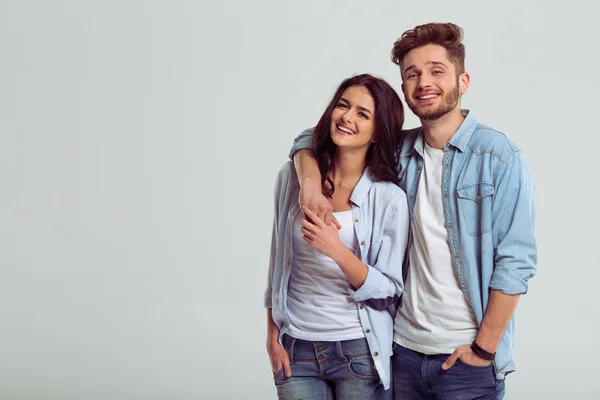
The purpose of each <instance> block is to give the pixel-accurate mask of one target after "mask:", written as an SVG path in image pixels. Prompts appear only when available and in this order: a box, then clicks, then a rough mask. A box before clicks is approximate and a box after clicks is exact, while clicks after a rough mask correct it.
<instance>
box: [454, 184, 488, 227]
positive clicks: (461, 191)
mask: <svg viewBox="0 0 600 400" xmlns="http://www.w3.org/2000/svg"><path fill="white" fill-rule="evenodd" d="M456 192H457V195H458V210H459V220H460V222H461V223H462V224H464V225H466V227H467V232H468V233H469V235H483V234H484V233H486V232H490V231H491V230H492V201H493V196H494V185H493V184H491V183H487V182H481V183H473V184H469V185H462V186H460V187H458V188H457V189H456Z"/></svg>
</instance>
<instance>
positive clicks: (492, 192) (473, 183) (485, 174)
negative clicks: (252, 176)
mask: <svg viewBox="0 0 600 400" xmlns="http://www.w3.org/2000/svg"><path fill="white" fill-rule="evenodd" d="M462 113H463V115H464V116H465V117H466V118H465V120H464V121H463V123H462V124H461V126H460V128H459V129H458V130H457V131H456V133H454V135H453V136H452V138H451V139H450V141H449V142H448V143H447V144H446V145H445V146H444V153H445V154H444V158H443V162H444V170H443V175H442V196H443V205H444V216H445V225H446V229H447V231H448V238H449V242H450V250H451V252H452V258H453V260H454V267H455V268H456V272H457V275H458V278H459V281H460V286H461V288H462V290H463V292H464V293H465V296H466V297H467V300H468V302H469V304H470V305H471V307H472V308H473V311H474V313H475V316H476V318H477V321H478V323H479V324H481V322H482V320H483V316H484V314H485V310H486V308H487V304H488V299H489V290H490V289H495V290H498V291H500V292H502V293H505V294H524V293H526V292H527V285H528V280H529V278H531V277H533V276H534V275H535V273H536V271H537V246H536V240H535V234H534V231H535V205H534V183H533V181H532V179H531V176H530V174H529V169H528V167H527V162H526V160H525V157H524V156H523V153H521V151H520V150H519V148H518V147H517V145H516V144H515V143H514V142H513V141H512V140H510V139H509V138H508V137H506V135H504V134H503V133H501V132H498V131H496V130H494V129H492V128H489V127H487V126H485V125H483V124H481V123H479V122H477V120H476V119H475V117H474V116H473V114H472V113H471V112H469V111H468V110H462ZM312 131H313V129H308V130H306V131H304V132H302V133H301V134H300V136H298V137H297V138H296V140H295V142H294V146H293V147H292V150H291V152H290V156H292V155H293V154H294V153H295V152H296V151H298V150H300V149H303V148H310V143H311V140H312ZM402 134H403V135H404V138H403V142H402V149H401V154H400V166H399V171H400V176H399V177H400V187H401V188H402V189H403V190H404V191H405V192H406V194H407V196H408V206H409V214H410V221H411V223H412V215H413V210H414V207H415V200H416V195H417V187H418V185H419V178H420V176H421V171H422V169H423V142H424V138H423V132H422V129H421V128H415V129H412V130H407V131H403V132H402ZM407 270H408V250H407V254H406V257H405V264H404V276H405V277H406V271H407ZM514 343H515V319H514V316H513V318H512V319H511V321H510V323H509V324H508V327H507V328H506V331H505V332H504V334H503V335H502V338H501V340H500V343H499V344H498V348H497V350H496V359H495V360H494V370H495V372H496V378H497V379H503V378H504V377H505V376H506V374H508V373H510V372H512V371H514V370H515V363H514V360H513V351H514ZM465 344H468V343H465Z"/></svg>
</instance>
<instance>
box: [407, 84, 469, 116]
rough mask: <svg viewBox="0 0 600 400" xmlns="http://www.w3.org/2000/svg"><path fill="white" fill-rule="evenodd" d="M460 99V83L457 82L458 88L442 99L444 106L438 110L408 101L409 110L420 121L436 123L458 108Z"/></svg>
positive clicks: (455, 87)
mask: <svg viewBox="0 0 600 400" xmlns="http://www.w3.org/2000/svg"><path fill="white" fill-rule="evenodd" d="M459 98H460V93H459V92H458V81H457V82H456V86H454V87H453V88H452V91H450V93H448V95H447V96H443V97H442V100H443V101H442V104H440V105H439V106H438V107H437V108H432V107H419V106H417V105H416V104H415V103H413V102H412V101H407V102H406V103H407V104H408V108H410V109H411V111H412V112H413V113H414V114H415V115H416V116H417V117H419V118H420V119H422V120H424V121H435V120H436V119H439V118H441V117H443V116H444V115H446V114H448V113H449V112H450V111H452V110H454V109H455V108H456V105H457V104H458V99H459Z"/></svg>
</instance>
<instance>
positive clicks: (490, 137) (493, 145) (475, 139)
mask: <svg viewBox="0 0 600 400" xmlns="http://www.w3.org/2000/svg"><path fill="white" fill-rule="evenodd" d="M468 146H469V147H470V148H471V150H472V151H473V152H475V153H490V152H491V153H494V154H496V155H497V156H498V157H499V158H501V159H506V158H507V157H510V156H511V155H512V154H513V153H515V152H518V151H520V150H519V147H518V146H517V144H516V143H515V142H514V140H512V139H511V138H510V137H508V135H506V134H505V133H504V132H501V131H499V130H497V129H494V128H492V127H490V126H488V125H485V124H482V123H480V122H478V123H477V125H476V126H475V129H474V130H473V134H472V135H471V137H470V139H469V143H468Z"/></svg>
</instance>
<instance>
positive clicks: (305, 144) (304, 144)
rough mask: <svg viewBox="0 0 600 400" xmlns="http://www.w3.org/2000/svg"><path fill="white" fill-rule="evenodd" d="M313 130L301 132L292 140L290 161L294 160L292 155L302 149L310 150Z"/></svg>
mask: <svg viewBox="0 0 600 400" xmlns="http://www.w3.org/2000/svg"><path fill="white" fill-rule="evenodd" d="M314 131H315V128H309V129H306V130H305V131H303V132H302V133H301V134H300V135H298V136H297V137H296V138H295V139H294V144H293V146H292V148H291V150H290V154H289V155H290V160H293V159H294V154H296V152H298V151H299V150H302V149H312V138H313V132H314Z"/></svg>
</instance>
